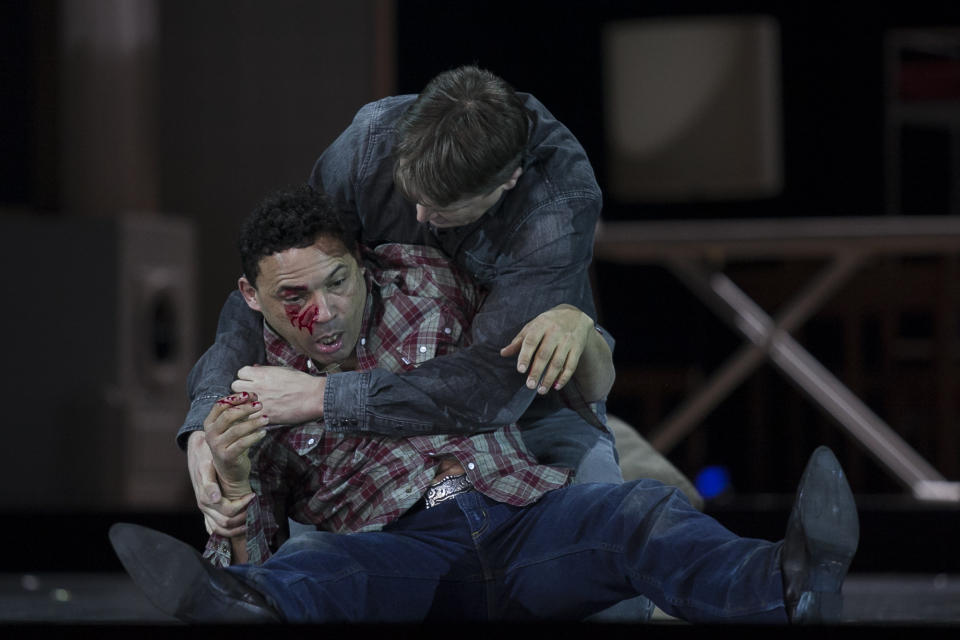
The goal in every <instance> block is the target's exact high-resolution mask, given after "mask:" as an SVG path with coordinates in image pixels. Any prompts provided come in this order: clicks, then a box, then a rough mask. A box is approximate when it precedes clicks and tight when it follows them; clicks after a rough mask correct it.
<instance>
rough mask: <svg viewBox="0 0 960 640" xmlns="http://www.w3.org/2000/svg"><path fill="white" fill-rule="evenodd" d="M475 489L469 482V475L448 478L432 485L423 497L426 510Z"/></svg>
mask: <svg viewBox="0 0 960 640" xmlns="http://www.w3.org/2000/svg"><path fill="white" fill-rule="evenodd" d="M472 488H473V485H472V484H470V481H469V480H467V474H465V473H461V474H460V475H457V476H447V477H446V478H444V479H443V480H441V481H440V482H438V483H437V484H434V485H431V486H430V488H429V489H427V492H426V493H425V494H424V496H423V504H424V507H425V508H426V509H429V508H430V507H435V506H437V505H438V504H440V503H441V502H444V501H445V500H449V499H450V498H452V497H453V496H455V495H457V494H460V493H464V492H466V491H469V490H470V489H472Z"/></svg>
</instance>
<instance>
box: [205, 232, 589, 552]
mask: <svg viewBox="0 0 960 640" xmlns="http://www.w3.org/2000/svg"><path fill="white" fill-rule="evenodd" d="M367 258H368V259H367V260H366V263H367V264H366V266H367V270H366V277H367V300H366V306H365V308H364V314H363V324H362V328H361V332H360V336H361V338H360V340H359V341H358V344H357V359H358V363H359V368H360V369H369V368H373V367H380V368H384V369H388V370H390V371H395V372H400V371H408V370H411V369H414V368H415V367H416V366H417V365H418V364H419V363H421V362H423V361H424V360H427V359H429V358H432V357H434V356H442V355H444V354H447V353H451V352H452V351H454V350H455V349H456V348H457V347H458V346H465V343H466V341H467V330H468V329H469V327H470V320H471V318H472V317H473V315H474V313H475V312H476V309H477V308H478V307H479V305H480V302H481V301H482V296H481V294H480V291H479V290H478V288H477V287H476V286H475V285H474V284H473V283H472V281H470V279H469V278H468V277H466V276H464V275H463V274H462V273H461V272H460V271H459V270H458V269H457V268H456V267H455V266H454V265H453V264H452V263H450V262H449V261H448V260H447V259H446V258H445V257H443V256H442V255H441V254H440V253H439V252H437V251H436V250H434V249H431V248H429V247H419V246H411V245H399V244H386V245H381V246H379V247H377V248H376V249H375V250H373V251H371V252H368V255H367ZM264 340H265V343H266V347H267V361H268V362H269V363H270V364H274V365H279V366H286V367H291V368H294V369H298V370H300V371H306V372H309V373H312V374H314V375H322V374H321V373H320V372H318V371H317V370H316V367H314V366H313V363H312V362H310V361H309V359H308V358H306V357H305V356H302V355H300V354H298V353H296V352H295V351H294V350H293V349H292V348H291V347H290V345H289V344H288V343H287V342H286V341H285V340H283V339H282V338H280V336H278V335H277V334H276V333H274V332H273V331H272V330H271V329H270V328H269V327H268V326H267V325H266V324H264ZM451 456H452V457H454V458H456V459H457V461H458V462H459V463H460V464H461V465H462V466H463V468H464V469H465V470H466V473H467V477H468V478H469V479H470V482H471V483H473V486H474V487H475V488H476V489H477V491H480V492H481V493H483V494H485V495H487V496H489V497H491V498H493V499H494V500H498V501H501V502H505V503H508V504H512V505H516V506H524V505H528V504H531V503H533V502H535V501H536V500H537V499H539V498H540V497H541V496H542V495H543V494H544V493H546V492H547V491H551V490H553V489H557V488H560V487H562V486H564V485H565V484H566V483H567V482H568V479H569V475H570V472H569V471H568V470H566V469H562V468H558V467H549V466H545V465H540V464H537V461H536V460H535V459H534V458H533V456H532V455H530V453H529V452H528V451H527V450H526V447H525V446H524V445H523V441H522V439H521V436H520V432H519V430H518V429H517V428H516V427H515V426H513V425H511V426H509V427H505V428H501V429H498V430H496V431H493V432H489V433H482V434H476V435H472V436H445V435H436V436H417V437H412V438H399V439H396V438H388V437H385V436H373V437H366V436H358V435H351V434H343V433H331V432H329V431H327V430H326V429H324V426H323V422H322V421H320V422H310V423H305V424H301V425H296V426H278V427H273V428H270V429H269V430H268V433H267V436H266V437H265V438H264V439H263V440H261V441H260V442H259V443H258V444H257V445H256V446H255V447H254V448H253V449H251V451H250V457H251V467H252V471H251V476H250V483H251V485H252V487H253V490H254V493H256V496H257V497H256V498H254V500H253V501H252V502H251V503H250V505H249V506H248V507H247V552H248V554H249V561H250V562H251V563H253V564H260V563H262V562H264V561H265V560H266V559H267V558H269V557H270V555H271V553H272V551H273V550H274V549H276V548H277V547H279V546H280V544H282V543H283V542H284V540H286V538H287V536H288V532H287V518H288V517H290V518H293V519H294V520H296V521H299V522H305V523H311V524H314V525H316V526H317V527H318V528H320V529H323V530H326V531H333V532H339V533H349V532H358V531H376V530H378V529H381V528H382V527H383V526H384V525H386V524H388V523H389V522H391V521H393V520H395V519H396V518H398V517H400V515H402V514H403V513H404V512H405V511H406V510H407V509H409V508H410V507H412V506H413V505H414V504H415V503H416V502H417V500H419V499H420V497H421V496H422V495H423V494H424V493H425V492H426V490H427V488H428V487H429V486H430V484H431V483H432V482H433V481H434V478H435V476H436V473H437V468H438V467H439V466H440V461H441V459H443V458H446V457H451ZM204 556H205V557H207V558H208V559H209V560H210V561H211V562H213V563H214V564H216V565H219V566H227V565H229V564H230V559H231V549H230V541H229V539H227V538H223V537H221V536H217V535H213V536H211V537H210V540H209V542H208V543H207V548H206V551H205V553H204Z"/></svg>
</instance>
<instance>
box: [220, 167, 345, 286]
mask: <svg viewBox="0 0 960 640" xmlns="http://www.w3.org/2000/svg"><path fill="white" fill-rule="evenodd" d="M319 235H324V236H328V237H331V238H334V239H336V240H339V241H340V242H342V243H343V246H344V247H345V248H346V249H347V251H349V252H350V253H356V250H357V234H356V232H355V231H353V230H351V228H350V226H349V225H348V224H347V222H346V216H345V215H344V214H343V213H342V212H340V211H339V210H338V209H337V208H336V207H334V206H333V205H332V204H331V203H330V201H329V200H328V199H327V197H326V196H325V195H324V194H322V193H320V192H319V191H315V190H314V189H313V188H311V187H310V186H309V185H306V184H301V185H296V186H292V187H285V188H283V189H279V190H277V191H275V192H273V193H271V194H270V195H268V196H267V197H266V198H264V199H263V200H262V201H261V202H260V204H259V205H257V207H256V208H255V209H254V210H253V211H252V212H251V213H250V215H249V216H247V219H246V220H244V221H243V224H242V225H241V226H240V238H239V240H238V242H237V245H238V248H239V249H240V267H241V268H242V269H243V274H244V275H245V276H246V277H247V280H249V281H250V284H252V285H253V286H254V287H256V286H257V276H259V275H260V260H261V259H263V258H265V257H267V256H269V255H273V254H274V253H279V252H281V251H286V250H287V249H293V248H301V247H309V246H310V245H311V244H313V243H314V241H315V240H316V239H317V236H319Z"/></svg>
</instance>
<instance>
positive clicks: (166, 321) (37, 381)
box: [0, 213, 197, 509]
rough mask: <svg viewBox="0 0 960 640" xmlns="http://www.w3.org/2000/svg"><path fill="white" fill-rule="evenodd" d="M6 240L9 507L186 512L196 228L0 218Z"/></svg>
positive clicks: (2, 379)
mask: <svg viewBox="0 0 960 640" xmlns="http://www.w3.org/2000/svg"><path fill="white" fill-rule="evenodd" d="M0 238H2V239H3V250H2V251H0V255H2V258H0V264H2V265H3V266H4V268H3V269H2V276H0V281H2V288H0V291H2V294H3V295H2V298H3V310H2V312H0V322H2V327H3V334H2V335H4V336H6V339H7V344H6V348H5V349H4V351H5V355H4V358H3V373H2V375H0V383H2V389H3V391H4V393H3V397H4V398H5V399H6V405H7V406H6V407H5V410H4V413H5V414H6V416H5V418H6V419H5V420H3V425H4V432H5V433H4V438H3V443H4V447H3V450H2V454H0V507H16V508H26V509H31V508H35V509H49V508H70V509H86V508H91V509H104V508H109V509H114V508H131V509H157V508H170V507H177V508H179V507H182V506H186V505H189V503H190V500H191V495H192V491H191V489H190V483H189V477H188V475H187V470H186V458H185V456H184V454H183V453H182V452H181V451H180V450H179V449H178V448H177V446H176V444H175V441H174V436H175V434H176V431H177V428H178V426H179V425H180V423H181V421H182V420H183V417H184V415H185V413H186V409H187V400H186V392H185V379H186V375H187V373H188V372H189V370H190V367H191V366H192V364H193V362H194V361H195V359H196V356H197V353H196V337H195V325H196V322H195V306H196V300H195V296H196V249H195V247H196V242H195V231H194V228H193V226H192V224H191V223H190V222H189V221H187V220H185V219H180V218H176V217H171V216H160V215H152V214H125V215H120V216H115V217H109V218H106V217H105V218H91V217H70V216H53V215H40V214H33V215H29V214H17V215H15V214H10V213H0Z"/></svg>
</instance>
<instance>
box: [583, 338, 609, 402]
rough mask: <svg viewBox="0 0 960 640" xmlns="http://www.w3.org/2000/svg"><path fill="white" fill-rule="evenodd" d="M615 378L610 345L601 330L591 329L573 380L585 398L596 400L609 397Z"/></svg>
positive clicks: (588, 400) (589, 400) (591, 400)
mask: <svg viewBox="0 0 960 640" xmlns="http://www.w3.org/2000/svg"><path fill="white" fill-rule="evenodd" d="M615 378H616V373H615V371H614V368H613V353H612V352H611V351H610V346H609V345H608V344H607V341H606V340H605V339H604V338H603V336H602V335H601V334H600V332H599V331H593V330H591V331H590V334H589V338H588V339H587V344H586V346H585V347H584V350H583V353H582V354H581V355H580V361H579V363H578V364H577V369H576V371H574V374H573V382H574V383H576V385H577V389H579V390H580V394H581V395H582V396H583V399H584V400H586V401H587V402H595V401H597V400H603V399H604V398H606V397H607V394H608V393H610V389H611V388H612V387H613V382H614V379H615Z"/></svg>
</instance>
